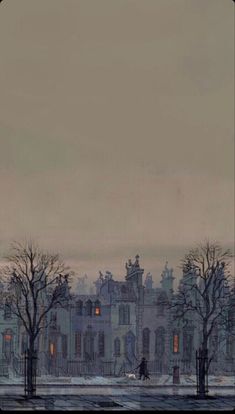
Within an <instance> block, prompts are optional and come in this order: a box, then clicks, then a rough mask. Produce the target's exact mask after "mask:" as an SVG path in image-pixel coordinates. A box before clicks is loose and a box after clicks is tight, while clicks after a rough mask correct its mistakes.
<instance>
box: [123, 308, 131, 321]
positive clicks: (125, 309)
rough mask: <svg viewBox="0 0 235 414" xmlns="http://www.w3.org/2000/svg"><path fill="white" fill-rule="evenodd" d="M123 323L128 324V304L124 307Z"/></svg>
mask: <svg viewBox="0 0 235 414" xmlns="http://www.w3.org/2000/svg"><path fill="white" fill-rule="evenodd" d="M124 321H125V322H124V323H125V325H129V324H130V305H125V308H124Z"/></svg>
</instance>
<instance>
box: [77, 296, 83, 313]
mask: <svg viewBox="0 0 235 414" xmlns="http://www.w3.org/2000/svg"><path fill="white" fill-rule="evenodd" d="M82 308H83V303H82V301H81V300H78V301H77V302H76V314H77V315H79V316H81V315H82Z"/></svg>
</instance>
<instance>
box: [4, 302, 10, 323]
mask: <svg viewBox="0 0 235 414" xmlns="http://www.w3.org/2000/svg"><path fill="white" fill-rule="evenodd" d="M4 319H11V306H10V305H9V303H8V302H7V301H6V302H5V305H4Z"/></svg>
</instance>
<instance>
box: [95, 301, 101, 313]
mask: <svg viewBox="0 0 235 414" xmlns="http://www.w3.org/2000/svg"><path fill="white" fill-rule="evenodd" d="M94 314H95V316H100V315H101V306H100V301H99V300H97V301H96V302H95V308H94Z"/></svg>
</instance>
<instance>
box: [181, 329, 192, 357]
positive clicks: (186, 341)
mask: <svg viewBox="0 0 235 414" xmlns="http://www.w3.org/2000/svg"><path fill="white" fill-rule="evenodd" d="M192 351H193V334H192V333H191V332H187V331H186V330H185V331H184V332H183V355H184V358H185V359H187V360H189V361H191V359H192Z"/></svg>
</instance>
